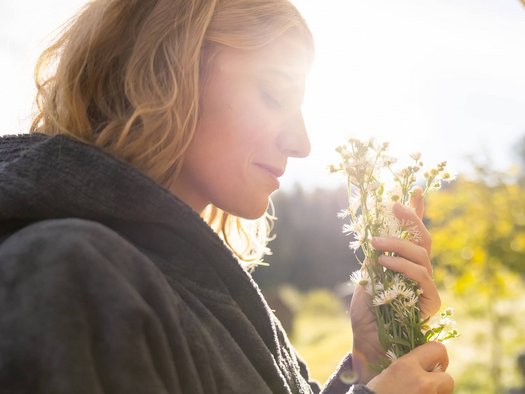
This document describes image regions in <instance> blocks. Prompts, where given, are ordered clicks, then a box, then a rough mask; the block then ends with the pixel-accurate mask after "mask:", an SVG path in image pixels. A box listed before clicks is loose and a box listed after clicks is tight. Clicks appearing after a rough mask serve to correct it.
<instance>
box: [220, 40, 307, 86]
mask: <svg viewBox="0 0 525 394" xmlns="http://www.w3.org/2000/svg"><path fill="white" fill-rule="evenodd" d="M309 66H310V60H309V52H308V49H307V48H306V46H305V45H304V44H303V43H301V41H300V40H299V39H298V38H297V36H296V35H294V34H285V35H283V36H282V37H280V38H278V39H276V40H275V41H273V42H271V43H270V44H268V45H266V46H264V47H262V48H259V49H252V50H241V49H235V48H229V47H225V48H223V49H222V50H221V51H220V52H219V54H218V56H217V57H216V59H215V65H214V68H216V69H217V71H219V72H233V73H235V74H237V75H239V76H241V75H246V74H249V75H253V76H258V77H266V76H268V77H276V78H280V79H283V80H286V81H288V82H292V83H303V82H304V79H305V78H306V74H307V73H308V70H309Z"/></svg>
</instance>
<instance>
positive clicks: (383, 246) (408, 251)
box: [372, 237, 432, 275]
mask: <svg viewBox="0 0 525 394" xmlns="http://www.w3.org/2000/svg"><path fill="white" fill-rule="evenodd" d="M372 246H373V247H374V248H375V249H376V250H381V251H383V252H391V253H395V254H396V255H398V256H399V257H403V258H405V259H407V260H410V261H412V262H413V263H415V264H417V265H420V266H422V267H425V268H426V269H427V271H428V273H429V274H430V275H432V264H431V262H430V259H429V257H428V253H427V250H426V249H425V248H424V247H422V246H419V245H416V244H414V243H412V242H410V241H407V240H405V239H399V238H393V237H391V238H385V237H375V238H372Z"/></svg>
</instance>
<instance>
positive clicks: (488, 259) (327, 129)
mask: <svg viewBox="0 0 525 394" xmlns="http://www.w3.org/2000/svg"><path fill="white" fill-rule="evenodd" d="M294 2H295V3H296V5H297V6H298V7H299V9H300V10H301V11H302V13H303V15H304V16H305V18H306V19H307V21H308V23H309V25H310V27H311V29H312V31H313V34H314V36H315V39H316V47H317V56H316V61H315V64H314V66H313V68H312V71H311V74H310V77H309V80H308V88H307V94H306V97H305V102H304V106H303V110H304V114H305V119H306V123H307V126H308V129H309V132H310V138H311V141H312V154H311V155H310V157H309V158H307V159H304V160H293V161H292V162H291V163H290V165H289V171H288V173H287V174H286V175H285V177H284V178H283V182H282V188H281V190H280V191H278V192H277V193H275V195H274V196H273V200H274V203H275V208H276V213H277V216H278V220H277V222H276V224H275V234H276V235H277V238H276V239H275V240H274V241H272V243H271V247H272V250H273V255H271V256H269V257H268V258H267V261H268V262H269V263H270V266H269V267H261V268H258V269H257V270H256V272H255V274H254V276H255V278H256V280H257V281H258V282H259V283H260V285H261V287H262V288H263V291H264V292H265V294H266V296H267V298H268V299H269V302H270V304H271V305H272V307H273V308H274V309H275V311H276V313H277V314H278V315H279V317H280V318H281V320H282V322H283V325H284V326H285V327H286V329H287V331H288V333H289V335H290V337H291V339H292V341H293V343H294V344H295V345H296V346H297V348H298V350H299V352H300V353H301V355H302V356H303V357H304V358H305V359H306V360H307V361H308V364H309V365H310V369H311V371H312V373H313V375H314V376H315V377H316V378H317V379H319V380H321V381H322V380H324V379H326V378H327V376H328V375H329V374H330V373H331V372H332V371H333V369H334V368H335V366H336V365H337V363H338V362H339V360H340V359H341V357H342V356H343V355H344V354H345V353H346V352H348V351H349V350H350V349H351V340H352V334H351V328H350V324H349V321H348V317H347V315H346V308H347V305H348V301H349V299H350V297H351V287H350V286H348V284H347V280H348V276H349V274H350V273H351V272H352V271H353V270H355V269H357V268H358V267H357V263H356V260H355V258H354V256H353V255H352V253H351V251H350V250H349V249H348V241H349V239H348V238H347V237H345V236H343V235H342V233H341V228H342V225H343V222H342V220H341V219H338V218H337V216H336V215H337V212H339V211H340V210H341V209H342V208H344V207H345V206H346V201H347V192H346V189H345V186H344V185H345V180H344V179H342V178H341V177H339V176H335V175H329V174H328V172H327V171H326V167H327V165H328V164H330V163H332V162H334V161H335V160H336V155H335V153H334V148H335V147H336V146H337V145H339V144H341V143H342V142H344V141H345V139H346V138H347V137H357V138H361V139H365V138H369V137H375V138H377V139H378V140H380V141H389V142H390V144H391V147H392V153H393V154H394V155H396V156H403V155H406V154H408V153H411V152H414V151H419V152H421V153H422V154H423V161H424V162H425V163H426V164H428V165H429V166H431V165H433V164H435V163H437V162H440V161H442V160H447V161H448V163H449V168H452V169H453V170H455V172H457V173H458V179H457V180H456V181H455V182H453V183H451V184H450V185H447V187H446V188H443V189H442V190H440V191H438V192H435V193H433V194H432V195H430V196H429V199H428V201H427V210H426V219H425V220H426V223H427V226H428V227H429V228H430V230H431V232H432V234H433V242H434V243H433V256H434V257H433V262H434V267H435V268H434V269H435V271H434V272H435V278H436V280H437V282H438V284H439V286H440V288H441V291H442V298H443V304H444V306H453V307H454V308H455V310H456V318H457V321H458V324H459V330H460V332H461V336H460V337H459V338H457V339H455V340H453V341H452V342H450V343H449V344H448V348H449V352H450V356H451V365H450V369H449V371H450V372H451V373H452V374H453V375H454V377H455V379H456V390H455V392H456V393H465V394H466V393H468V394H471V393H497V394H500V393H515V394H516V393H520V392H525V391H524V389H523V387H524V386H525V381H524V380H523V375H522V374H521V373H520V369H519V365H521V366H522V368H523V367H524V366H525V358H519V355H520V353H522V352H524V351H525V292H524V290H523V273H524V271H525V139H524V136H525V71H524V70H525V50H524V48H525V6H524V4H523V2H522V1H520V0H396V1H392V0H366V1H365V0H323V1H319V0H295V1H294ZM84 3H85V0H39V1H36V0H26V1H20V2H15V1H3V2H0V87H1V92H2V93H1V95H0V134H12V133H23V132H26V131H27V129H28V126H29V123H30V119H31V111H32V100H33V97H34V93H35V92H34V87H33V76H32V72H33V67H34V64H35V61H36V58H37V56H38V54H39V52H40V51H41V50H42V49H44V48H45V47H46V45H47V44H48V43H49V42H50V41H51V40H52V38H53V36H54V35H55V34H56V32H57V29H58V28H59V27H60V25H61V24H62V23H63V22H65V21H66V20H67V19H68V18H69V17H70V16H72V15H73V14H74V12H75V11H77V10H78V9H79V8H80V7H81V6H82V5H83V4H84ZM520 360H521V361H520ZM520 363H521V364H520Z"/></svg>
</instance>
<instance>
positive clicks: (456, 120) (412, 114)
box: [0, 0, 525, 189]
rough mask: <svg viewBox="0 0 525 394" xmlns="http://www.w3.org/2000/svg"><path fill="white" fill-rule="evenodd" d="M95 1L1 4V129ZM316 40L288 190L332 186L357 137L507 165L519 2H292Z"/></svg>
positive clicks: (520, 37)
mask: <svg viewBox="0 0 525 394" xmlns="http://www.w3.org/2000/svg"><path fill="white" fill-rule="evenodd" d="M84 3H85V1H83V0H39V1H33V0H25V1H19V2H18V1H17V2H15V1H3V2H0V86H1V87H2V89H1V92H2V93H1V94H0V134H12V133H19V132H25V131H26V130H27V128H28V125H29V120H30V113H31V108H32V101H33V97H34V88H33V68H34V64H35V61H36V58H37V56H38V54H39V52H40V51H41V50H42V49H44V48H45V46H46V44H47V43H49V42H50V40H51V39H52V37H53V32H55V31H56V29H57V28H58V27H59V26H60V25H61V24H62V23H63V22H65V21H66V20H67V19H68V18H69V17H70V16H71V15H72V14H73V13H74V12H75V11H76V10H78V9H79V8H80V7H81V6H82V5H83V4H84ZM294 3H295V4H296V5H297V7H298V8H299V9H300V10H301V12H302V13H303V16H304V17H305V19H306V20H307V22H308V24H309V26H310V28H311V30H312V32H313V34H314V38H315V41H316V48H317V49H316V60H315V63H314V65H313V68H312V71H311V73H310V76H309V79H308V86H307V91H306V96H305V101H304V105H303V112H304V116H305V121H306V125H307V127H308V130H309V134H310V139H311V143H312V153H311V155H310V156H309V157H308V158H307V159H294V160H291V161H290V163H289V166H288V172H287V174H286V175H285V176H284V177H283V180H282V184H283V188H285V189H286V188H291V187H293V185H295V184H296V183H299V184H301V185H303V186H305V187H318V186H319V187H333V186H338V185H341V184H343V183H344V181H343V179H341V178H339V177H337V176H335V175H328V174H327V171H326V167H327V165H328V164H330V163H332V162H334V161H336V160H337V157H336V155H335V153H334V148H335V147H336V146H337V145H339V144H341V143H343V142H344V141H345V139H346V138H348V137H356V138H361V139H367V138H370V137H374V138H376V139H378V140H379V141H388V142H389V143H390V146H391V147H392V153H393V154H394V155H395V156H404V155H407V154H409V153H412V152H415V151H419V152H421V153H422V154H423V160H424V161H425V163H426V164H428V165H432V164H434V163H437V162H439V161H442V160H447V161H448V163H449V167H450V168H451V169H452V170H455V171H456V172H460V173H461V172H468V170H469V168H470V167H469V164H468V160H466V157H467V156H474V157H475V158H477V159H478V160H483V161H486V160H490V162H491V163H492V164H493V165H494V167H495V168H497V169H506V168H508V167H510V166H511V165H512V164H513V163H514V162H516V160H517V159H516V156H515V153H514V149H515V148H514V146H515V144H516V142H517V141H518V140H519V139H520V137H521V136H524V135H525V45H524V40H525V6H524V5H523V3H522V2H521V1H520V0H396V1H391V0H322V1H320V0H294Z"/></svg>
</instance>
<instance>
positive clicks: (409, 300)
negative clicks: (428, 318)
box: [403, 292, 419, 309]
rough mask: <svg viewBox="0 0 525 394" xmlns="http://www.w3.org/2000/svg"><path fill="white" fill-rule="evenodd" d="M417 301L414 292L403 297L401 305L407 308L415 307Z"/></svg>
mask: <svg viewBox="0 0 525 394" xmlns="http://www.w3.org/2000/svg"><path fill="white" fill-rule="evenodd" d="M418 302H419V298H418V297H417V296H416V294H415V293H414V292H412V294H411V295H410V296H408V297H405V300H404V301H403V306H404V307H405V308H407V309H411V308H417V303H418Z"/></svg>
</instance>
